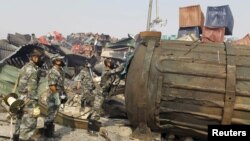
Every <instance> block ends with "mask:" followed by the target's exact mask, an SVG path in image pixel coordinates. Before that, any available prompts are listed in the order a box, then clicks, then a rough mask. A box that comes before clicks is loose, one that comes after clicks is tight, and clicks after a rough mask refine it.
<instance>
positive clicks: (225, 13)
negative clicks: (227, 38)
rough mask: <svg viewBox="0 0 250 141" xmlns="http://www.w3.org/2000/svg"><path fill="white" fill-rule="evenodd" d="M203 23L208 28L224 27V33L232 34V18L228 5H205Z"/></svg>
mask: <svg viewBox="0 0 250 141" xmlns="http://www.w3.org/2000/svg"><path fill="white" fill-rule="evenodd" d="M205 25H206V26H207V27H210V28H220V27H225V28H226V32H225V35H232V34H233V26H234V18H233V15H232V12H231V9H230V8H229V6H228V5H224V6H218V7H210V6H209V7H207V14H206V23H205Z"/></svg>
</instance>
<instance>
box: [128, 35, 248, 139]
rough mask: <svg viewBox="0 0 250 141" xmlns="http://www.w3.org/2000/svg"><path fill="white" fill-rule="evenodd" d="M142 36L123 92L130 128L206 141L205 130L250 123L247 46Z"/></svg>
mask: <svg viewBox="0 0 250 141" xmlns="http://www.w3.org/2000/svg"><path fill="white" fill-rule="evenodd" d="M140 36H141V38H142V41H141V43H140V45H139V47H138V48H137V49H136V51H135V54H134V58H133V60H132V62H131V64H130V67H129V70H128V74H127V79H126V88H125V98H126V109H127V115H128V118H129V120H130V121H131V123H132V125H134V126H135V127H137V126H138V125H139V124H140V123H144V124H146V125H147V126H148V127H150V129H151V130H153V131H158V132H162V133H165V132H167V133H173V134H176V135H182V136H192V137H197V138H204V139H205V138H206V136H207V125H216V124H250V49H249V47H247V46H235V45H231V44H229V43H221V44H219V43H217V44H213V43H209V44H208V43H202V42H185V41H160V36H161V33H159V32H142V33H141V34H140Z"/></svg>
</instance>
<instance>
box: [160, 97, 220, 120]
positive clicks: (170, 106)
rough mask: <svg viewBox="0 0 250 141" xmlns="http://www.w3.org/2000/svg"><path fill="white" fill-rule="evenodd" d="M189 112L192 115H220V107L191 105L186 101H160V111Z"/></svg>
mask: <svg viewBox="0 0 250 141" xmlns="http://www.w3.org/2000/svg"><path fill="white" fill-rule="evenodd" d="M171 110H173V111H176V112H183V113H190V114H194V115H204V116H208V117H209V116H218V117H221V115H222V108H216V107H205V106H204V107H203V106H199V105H192V104H186V103H176V102H172V101H162V102H161V108H160V112H161V113H163V112H169V111H171Z"/></svg>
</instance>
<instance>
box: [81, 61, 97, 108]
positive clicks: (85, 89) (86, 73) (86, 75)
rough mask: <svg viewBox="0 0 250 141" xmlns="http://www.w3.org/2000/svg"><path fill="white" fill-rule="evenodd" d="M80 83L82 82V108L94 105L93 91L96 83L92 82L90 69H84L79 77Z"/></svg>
mask: <svg viewBox="0 0 250 141" xmlns="http://www.w3.org/2000/svg"><path fill="white" fill-rule="evenodd" d="M78 81H80V82H81V101H82V102H83V103H82V106H86V104H88V105H92V104H91V103H92V101H93V100H92V99H93V98H92V97H93V94H92V91H93V89H94V82H93V80H92V77H91V74H90V68H89V67H86V66H85V67H84V68H83V69H82V70H81V72H80V74H79V77H78Z"/></svg>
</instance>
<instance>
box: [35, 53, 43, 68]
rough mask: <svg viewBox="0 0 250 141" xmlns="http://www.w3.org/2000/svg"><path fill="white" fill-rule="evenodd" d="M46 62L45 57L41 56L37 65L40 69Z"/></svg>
mask: <svg viewBox="0 0 250 141" xmlns="http://www.w3.org/2000/svg"><path fill="white" fill-rule="evenodd" d="M44 62H45V56H44V55H41V56H39V57H38V61H37V62H36V65H37V66H38V67H42V66H43V64H44Z"/></svg>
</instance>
